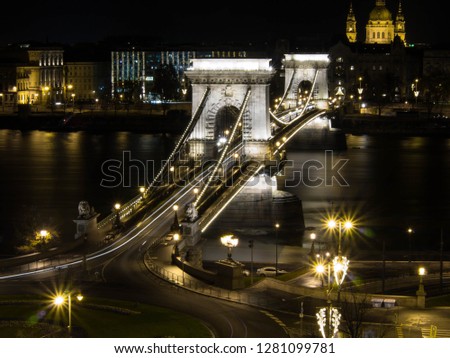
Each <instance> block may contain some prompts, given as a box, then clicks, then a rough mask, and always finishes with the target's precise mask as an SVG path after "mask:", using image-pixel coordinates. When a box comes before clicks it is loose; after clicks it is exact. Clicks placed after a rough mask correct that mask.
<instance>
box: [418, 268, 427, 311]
mask: <svg viewBox="0 0 450 358" xmlns="http://www.w3.org/2000/svg"><path fill="white" fill-rule="evenodd" d="M417 273H418V274H419V289H418V290H417V291H416V295H417V306H418V307H419V308H425V296H426V295H427V293H426V292H425V288H424V286H423V276H425V274H426V270H425V268H424V267H419V269H418V270H417Z"/></svg>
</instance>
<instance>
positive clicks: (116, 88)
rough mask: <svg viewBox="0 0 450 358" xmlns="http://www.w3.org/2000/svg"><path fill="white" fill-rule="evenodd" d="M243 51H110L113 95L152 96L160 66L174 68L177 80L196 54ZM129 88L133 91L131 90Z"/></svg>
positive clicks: (221, 55)
mask: <svg viewBox="0 0 450 358" xmlns="http://www.w3.org/2000/svg"><path fill="white" fill-rule="evenodd" d="M246 55H247V54H246V52H245V51H210V50H204V51H202V50H201V51H188V50H170V51H169V50H166V51H150V50H137V49H131V50H128V49H127V50H118V51H112V52H111V95H112V98H115V99H121V98H133V99H134V100H139V101H143V102H150V101H152V100H154V99H155V94H154V93H152V88H153V84H154V81H155V73H156V71H157V70H158V69H159V68H160V67H161V66H170V67H172V68H173V69H174V71H175V73H176V76H177V78H178V80H181V79H182V78H183V75H184V71H185V70H186V69H187V68H188V66H189V64H190V62H191V60H193V59H195V58H224V57H231V58H245V57H246ZM131 92H132V94H131Z"/></svg>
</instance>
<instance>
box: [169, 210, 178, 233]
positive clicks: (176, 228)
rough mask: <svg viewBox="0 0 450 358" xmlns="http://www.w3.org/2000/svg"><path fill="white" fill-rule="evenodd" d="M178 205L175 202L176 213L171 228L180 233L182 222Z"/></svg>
mask: <svg viewBox="0 0 450 358" xmlns="http://www.w3.org/2000/svg"><path fill="white" fill-rule="evenodd" d="M178 208H179V207H178V205H177V204H175V205H174V206H172V210H173V211H174V213H175V216H174V218H173V224H172V226H171V230H172V231H173V232H175V233H178V232H179V231H180V223H179V222H178Z"/></svg>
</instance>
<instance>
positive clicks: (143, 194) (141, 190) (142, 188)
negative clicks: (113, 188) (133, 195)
mask: <svg viewBox="0 0 450 358" xmlns="http://www.w3.org/2000/svg"><path fill="white" fill-rule="evenodd" d="M139 193H141V196H142V199H145V197H146V195H145V187H144V186H141V187H139Z"/></svg>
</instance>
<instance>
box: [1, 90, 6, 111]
mask: <svg viewBox="0 0 450 358" xmlns="http://www.w3.org/2000/svg"><path fill="white" fill-rule="evenodd" d="M0 97H1V98H2V112H4V111H5V97H4V96H3V93H0Z"/></svg>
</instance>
